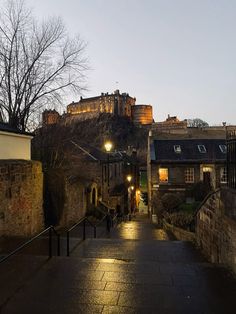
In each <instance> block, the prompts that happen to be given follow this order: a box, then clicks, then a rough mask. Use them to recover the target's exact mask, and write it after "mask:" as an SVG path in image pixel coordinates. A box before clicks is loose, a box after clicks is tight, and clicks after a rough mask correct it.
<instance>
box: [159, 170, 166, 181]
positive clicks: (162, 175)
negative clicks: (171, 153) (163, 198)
mask: <svg viewBox="0 0 236 314" xmlns="http://www.w3.org/2000/svg"><path fill="white" fill-rule="evenodd" d="M159 182H168V168H160V169H159Z"/></svg>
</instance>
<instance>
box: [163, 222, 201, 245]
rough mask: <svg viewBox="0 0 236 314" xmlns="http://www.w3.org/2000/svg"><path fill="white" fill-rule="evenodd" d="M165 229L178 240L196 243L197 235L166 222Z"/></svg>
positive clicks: (164, 223)
mask: <svg viewBox="0 0 236 314" xmlns="http://www.w3.org/2000/svg"><path fill="white" fill-rule="evenodd" d="M163 228H164V229H165V230H166V231H170V232H171V233H172V234H173V235H174V236H175V237H176V239H177V240H180V241H191V242H195V241H196V236H195V233H193V232H190V231H187V230H184V229H182V228H178V227H175V226H173V225H171V224H169V223H167V222H166V221H165V220H163Z"/></svg>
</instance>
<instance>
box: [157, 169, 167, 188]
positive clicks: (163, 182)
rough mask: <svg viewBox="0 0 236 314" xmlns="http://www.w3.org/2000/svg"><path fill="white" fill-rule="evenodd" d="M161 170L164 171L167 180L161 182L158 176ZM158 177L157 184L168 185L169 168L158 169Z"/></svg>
mask: <svg viewBox="0 0 236 314" xmlns="http://www.w3.org/2000/svg"><path fill="white" fill-rule="evenodd" d="M161 170H166V174H167V180H163V181H162V180H161V176H160V171H161ZM158 176H159V183H161V184H165V183H168V182H169V168H164V167H160V168H159V169H158Z"/></svg>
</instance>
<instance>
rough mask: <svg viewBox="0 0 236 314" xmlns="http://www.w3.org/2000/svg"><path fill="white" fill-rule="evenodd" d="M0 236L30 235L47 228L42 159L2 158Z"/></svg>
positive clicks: (0, 161)
mask: <svg viewBox="0 0 236 314" xmlns="http://www.w3.org/2000/svg"><path fill="white" fill-rule="evenodd" d="M0 204H1V208H0V236H1V235H2V236H31V235H34V234H36V233H38V232H40V231H41V230H42V229H43V228H44V213H43V207H42V204H43V174H42V167H41V163H40V162H36V161H24V160H0Z"/></svg>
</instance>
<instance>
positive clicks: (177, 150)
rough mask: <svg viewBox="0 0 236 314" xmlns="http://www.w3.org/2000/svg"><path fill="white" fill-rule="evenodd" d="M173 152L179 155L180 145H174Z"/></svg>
mask: <svg viewBox="0 0 236 314" xmlns="http://www.w3.org/2000/svg"><path fill="white" fill-rule="evenodd" d="M174 151H175V153H177V154H180V153H181V146H180V145H174Z"/></svg>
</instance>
